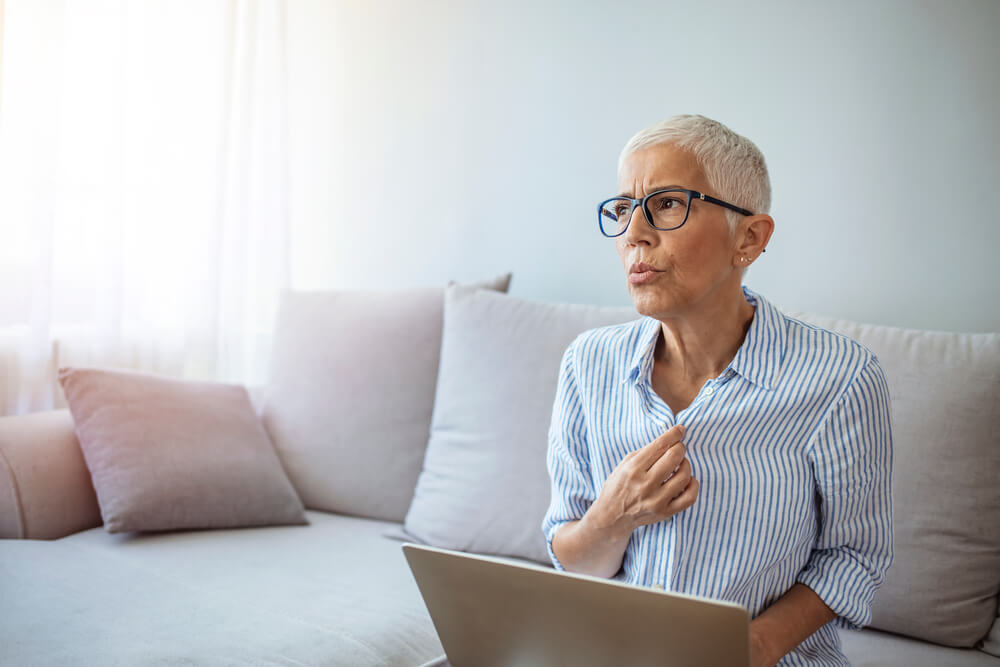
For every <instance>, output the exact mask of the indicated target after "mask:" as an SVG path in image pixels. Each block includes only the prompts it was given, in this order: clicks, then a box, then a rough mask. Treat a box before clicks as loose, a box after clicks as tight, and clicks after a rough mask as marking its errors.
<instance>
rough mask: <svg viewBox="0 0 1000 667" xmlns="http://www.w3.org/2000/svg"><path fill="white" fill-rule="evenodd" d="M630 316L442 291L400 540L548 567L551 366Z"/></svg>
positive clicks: (554, 376)
mask: <svg viewBox="0 0 1000 667" xmlns="http://www.w3.org/2000/svg"><path fill="white" fill-rule="evenodd" d="M638 317H639V315H638V314H637V313H636V312H635V310H634V309H632V308H601V307H596V306H577V305H567V304H546V303H535V302H531V301H525V300H523V299H518V298H514V297H510V296H505V295H502V294H496V293H493V292H483V291H478V292H477V291H474V290H470V289H467V288H462V287H450V288H448V290H447V291H446V292H445V309H444V336H443V339H442V341H441V370H440V373H439V375H438V385H437V395H436V398H435V403H434V416H433V420H432V424H431V434H430V441H429V443H428V445H427V455H426V458H425V459H424V466H423V471H422V472H421V473H420V479H419V481H418V482H417V488H416V491H415V493H414V496H413V502H412V503H411V504H410V510H409V512H408V513H407V515H406V521H405V524H404V530H405V533H406V534H408V536H409V537H410V538H411V539H414V540H416V541H420V542H424V543H427V544H432V545H435V546H439V547H444V548H449V549H458V550H462V551H470V552H476V553H486V554H497V555H504V556H516V557H520V558H526V559H531V560H535V561H538V562H541V563H545V564H551V563H550V561H549V557H548V552H547V550H546V546H545V539H544V537H543V535H542V531H541V524H542V518H543V517H544V515H545V510H546V508H547V507H548V504H549V477H548V471H547V469H546V466H545V453H546V450H547V448H548V429H549V421H550V420H551V418H552V403H553V400H554V399H555V393H556V383H557V382H558V379H559V362H560V361H561V359H562V355H563V352H565V350H566V347H567V346H568V345H569V344H570V342H572V340H573V339H574V338H575V337H576V336H577V335H578V334H580V333H581V332H583V331H585V330H587V329H592V328H594V327H599V326H605V325H609V324H617V323H619V322H627V321H630V320H634V319H637V318H638Z"/></svg>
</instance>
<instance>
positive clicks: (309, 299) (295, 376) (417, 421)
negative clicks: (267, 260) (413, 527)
mask: <svg viewBox="0 0 1000 667" xmlns="http://www.w3.org/2000/svg"><path fill="white" fill-rule="evenodd" d="M509 284H510V274H509V273H508V274H506V275H503V276H499V277H498V278H495V279H493V280H491V281H488V282H484V283H479V284H477V285H473V286H470V287H472V288H488V289H494V290H500V291H506V290H507V287H508V285H509ZM443 302H444V290H443V288H440V287H438V288H427V289H409V290H399V291H381V292H379V291H321V292H285V293H284V294H282V300H281V305H280V307H279V311H278V323H277V327H276V332H275V342H274V351H273V354H272V361H271V372H270V377H269V379H268V383H267V390H266V394H265V398H264V405H263V409H262V419H263V422H264V425H265V427H266V428H267V430H268V432H269V433H270V434H271V438H272V439H273V440H274V443H275V447H276V448H277V450H278V454H279V456H281V459H282V461H283V462H284V464H285V468H286V470H288V476H289V477H290V478H291V480H292V483H293V484H294V485H295V488H296V489H297V490H298V492H299V495H300V496H301V497H302V501H303V502H304V503H305V505H306V507H309V508H311V509H317V510H324V511H327V512H338V513H341V514H352V515H356V516H363V517H368V518H372V519H382V520H388V521H397V522H398V521H402V520H403V517H404V516H405V515H406V508H407V507H408V506H409V504H410V499H411V498H412V497H413V487H414V486H415V485H416V483H417V476H418V475H419V474H420V465H421V463H422V462H423V460H424V450H425V449H426V447H427V435H428V433H429V432H430V424H431V410H432V409H433V406H434V387H435V385H436V384H437V376H438V360H439V358H440V356H441V327H442V310H443V307H444V304H443Z"/></svg>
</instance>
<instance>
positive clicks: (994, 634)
mask: <svg viewBox="0 0 1000 667" xmlns="http://www.w3.org/2000/svg"><path fill="white" fill-rule="evenodd" d="M979 648H981V649H982V650H984V651H986V652H987V653H989V654H990V655H995V656H997V657H998V658H1000V609H998V610H997V618H996V619H995V620H994V621H993V626H992V627H990V633H989V634H988V635H986V638H985V639H984V640H983V641H982V643H981V644H980V646H979Z"/></svg>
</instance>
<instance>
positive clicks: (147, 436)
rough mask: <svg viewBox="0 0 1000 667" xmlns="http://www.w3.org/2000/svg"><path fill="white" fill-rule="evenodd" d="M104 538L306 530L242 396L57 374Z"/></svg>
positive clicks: (120, 377) (217, 387) (133, 378)
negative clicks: (274, 527) (287, 527)
mask: <svg viewBox="0 0 1000 667" xmlns="http://www.w3.org/2000/svg"><path fill="white" fill-rule="evenodd" d="M59 382H60V384H61V385H62V387H63V391H64V392H65V395H66V402H67V404H68V405H69V408H70V411H71V412H72V414H73V421H74V423H75V425H76V434H77V437H78V438H79V440H80V447H81V449H82V450H83V456H84V459H85V460H86V462H87V468H88V470H90V474H91V479H92V480H93V484H94V489H95V490H96V491H97V499H98V503H99V504H100V508H101V517H102V519H103V520H104V527H105V528H106V529H107V530H108V532H112V533H114V532H126V531H136V530H142V531H156V530H172V529H183V528H228V527H241V526H261V525H269V524H301V523H304V522H305V515H304V511H303V507H302V503H301V502H300V501H299V498H298V496H297V495H296V493H295V489H294V488H293V487H292V485H291V483H290V482H289V481H288V478H287V477H286V475H285V473H284V471H283V470H282V468H281V461H280V460H279V459H278V456H277V454H276V453H275V451H274V447H273V446H272V445H271V442H270V440H269V439H268V437H267V433H266V432H265V431H264V429H263V427H262V426H261V424H260V420H259V419H258V417H257V415H256V413H255V412H254V409H253V406H252V405H251V403H250V399H249V397H248V395H247V391H246V389H244V388H243V387H241V386H237V385H225V384H217V383H212V382H189V381H182V380H174V379H170V378H164V377H158V376H154V375H146V374H143V373H135V372H132V371H116V370H107V369H75V368H62V369H60V370H59Z"/></svg>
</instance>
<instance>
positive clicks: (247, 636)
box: [0, 275, 1000, 667]
mask: <svg viewBox="0 0 1000 667" xmlns="http://www.w3.org/2000/svg"><path fill="white" fill-rule="evenodd" d="M508 283H509V275H508V276H502V277H500V278H498V279H496V280H494V281H489V282H488V283H486V284H482V285H471V286H463V285H454V284H452V285H449V286H447V287H446V288H426V289H410V290H399V291H394V292H389V291H383V292H351V291H330V292H293V291H287V292H285V293H284V294H283V295H282V303H281V307H280V309H279V315H278V321H277V323H276V327H275V333H274V349H273V352H272V357H271V361H270V369H271V370H270V373H269V379H268V382H267V383H266V385H264V386H260V387H251V388H243V387H232V386H228V387H226V388H225V391H224V393H225V399H224V400H225V401H228V403H226V406H237V407H238V406H239V405H242V403H241V402H242V401H246V403H247V404H249V405H250V408H249V409H250V410H252V414H253V419H252V421H254V422H255V423H253V424H247V423H244V424H242V425H241V428H245V429H250V430H249V431H244V433H250V435H245V436H240V437H239V438H229V439H225V440H224V441H223V440H218V439H213V438H214V436H213V437H211V438H210V437H208V436H204V437H203V436H202V435H200V434H203V433H204V432H205V431H204V430H201V431H198V433H199V435H198V436H197V437H191V438H188V440H189V441H190V442H191V443H192V446H193V447H199V448H200V449H192V450H190V451H189V452H188V453H187V454H185V457H187V458H186V459H184V460H183V461H182V462H181V463H177V464H176V465H174V464H171V466H167V465H165V464H159V465H160V467H159V468H157V469H155V470H137V471H135V470H134V471H131V472H129V471H125V472H123V471H122V470H121V469H116V468H115V467H114V466H116V465H120V463H121V462H120V461H116V460H115V459H114V456H110V457H109V456H105V457H104V458H103V459H102V458H100V457H99V456H98V454H97V453H95V452H96V450H95V447H97V446H98V445H99V444H100V443H99V442H98V441H99V440H100V438H101V437H105V438H112V436H111V435H108V434H109V433H112V432H113V431H114V428H115V426H116V425H115V423H114V421H115V420H116V419H117V420H120V421H121V420H127V419H129V414H133V417H134V414H140V415H141V417H140V418H138V419H139V422H138V423H139V424H140V426H141V429H140V430H139V431H132V432H129V434H128V436H127V437H124V436H123V438H124V440H123V439H122V438H119V441H118V442H119V445H121V446H122V447H125V449H119V450H114V452H119V453H118V454H115V456H119V457H120V458H124V457H125V456H126V455H127V454H128V452H129V451H130V450H128V449H127V447H129V446H139V447H141V446H144V445H145V440H146V439H147V438H148V439H149V441H150V442H152V441H153V440H155V438H156V437H158V436H157V434H156V431H155V429H156V426H155V422H157V418H158V414H159V413H149V412H147V413H128V412H127V411H128V410H133V409H138V408H137V407H136V406H137V405H138V404H140V403H142V402H143V401H146V402H147V403H150V402H151V403H152V407H151V408H150V406H149V405H146V406H145V408H146V409H153V410H160V411H161V412H166V411H167V408H166V407H164V406H165V405H167V404H168V403H169V402H170V400H173V399H168V398H162V396H166V394H151V395H155V396H158V397H161V398H156V399H149V400H147V399H145V398H143V396H142V395H140V393H139V392H136V391H135V390H132V389H129V390H128V392H129V393H127V394H126V395H125V398H122V399H116V400H114V401H113V400H110V399H106V400H103V402H102V401H101V400H96V401H95V400H91V403H96V405H91V406H90V407H89V408H87V407H86V406H85V405H84V398H85V397H90V398H91V399H93V397H94V396H95V395H102V394H99V393H98V390H96V389H93V388H89V389H87V390H86V391H84V392H82V394H81V395H82V396H83V397H84V398H81V397H80V396H76V397H75V398H73V397H71V398H72V400H70V401H69V403H68V405H69V408H68V409H54V410H51V411H48V412H41V413H36V414H28V415H20V416H10V417H3V418H0V538H3V539H0V663H2V664H12V665H52V664H81V665H151V664H155V665H187V664H213V665H214V664H219V665H245V664H253V665H260V664H268V665H270V664H274V665H423V664H429V663H434V662H435V661H438V660H439V658H440V656H442V654H443V648H442V646H441V644H440V642H439V640H438V639H437V636H436V633H435V630H434V625H433V623H432V621H431V619H430V618H429V616H428V614H427V611H426V608H425V607H424V604H423V601H422V599H421V597H420V594H419V591H418V589H417V586H416V584H415V582H414V580H413V578H412V576H411V574H410V571H409V569H408V567H407V564H406V561H405V559H404V557H403V554H402V551H401V548H400V547H401V545H402V544H403V543H405V542H414V543H425V544H432V545H436V546H441V547H445V548H452V549H460V550H464V551H468V552H472V553H482V554H490V555H494V556H499V557H502V558H505V559H509V560H511V561H513V562H530V563H542V564H546V565H549V566H551V563H549V562H548V558H547V552H546V548H545V541H544V538H543V536H542V533H541V529H540V525H541V519H542V516H543V515H544V513H545V510H546V508H547V505H548V500H549V493H550V488H549V482H548V474H547V471H546V469H545V453H546V447H547V428H548V421H549V415H550V413H551V407H552V397H553V396H554V392H555V383H556V379H557V373H558V365H559V362H560V358H561V355H562V352H563V350H564V349H565V348H566V346H567V345H568V344H569V343H570V342H571V341H572V339H573V338H574V337H575V336H576V335H578V334H579V333H580V332H582V331H584V330H586V329H589V328H592V327H596V326H603V325H607V324H612V323H616V322H623V321H628V320H632V319H635V318H636V317H637V315H636V313H635V312H634V311H633V310H632V309H629V308H606V307H596V306H583V305H572V304H557V303H540V302H534V301H530V300H526V299H521V298H516V297H513V296H509V295H507V294H505V291H506V287H507V284H508ZM779 305H780V304H779ZM792 314H793V316H795V317H798V318H800V319H803V320H806V321H808V322H811V323H813V324H816V325H819V326H823V327H826V328H830V329H833V330H835V331H838V332H841V333H844V334H846V335H848V336H851V337H853V338H855V339H857V340H859V341H861V342H862V343H864V344H865V345H867V346H868V347H869V348H871V349H872V350H873V351H874V352H875V353H876V355H877V356H878V357H879V359H880V361H881V363H882V365H883V367H884V369H885V372H886V374H887V377H888V381H889V386H890V391H891V395H892V400H893V404H892V419H893V430H894V440H895V451H894V473H893V474H894V485H893V493H894V541H895V560H894V563H893V565H892V567H891V568H890V570H889V572H888V574H887V578H886V581H885V583H884V585H883V587H882V588H881V589H880V590H879V593H878V595H877V597H876V600H875V603H874V607H873V615H872V622H871V625H870V626H869V627H867V628H864V629H852V628H847V627H844V628H842V629H840V630H839V635H840V637H841V640H842V644H843V647H844V650H845V652H846V654H847V655H848V656H849V658H850V660H851V662H852V664H854V665H900V666H902V665H906V666H907V667H913V666H920V665H927V666H932V665H933V666H935V667H937V666H942V665H970V666H971V665H984V666H986V665H991V666H998V665H1000V622H998V621H997V594H998V590H1000V484H998V482H997V478H998V472H1000V435H998V434H1000V400H998V397H1000V334H959V333H943V332H929V331H915V330H904V329H896V328H891V327H884V326H874V325H864V324H859V323H855V322H848V321H842V320H833V319H829V318H823V317H819V316H815V315H810V314H805V313H792ZM62 372H63V371H61V373H62ZM61 377H62V376H61ZM73 377H77V376H74V375H72V373H71V372H70V371H66V375H65V377H64V378H63V379H64V380H65V382H64V384H63V387H64V389H65V390H66V392H67V395H68V396H69V395H70V394H71V393H72V392H77V393H78V394H80V391H78V389H77V388H76V387H75V386H74V385H72V384H71V383H70V382H69V380H70V379H71V378H73ZM79 377H85V376H84V375H81V376H79ZM95 377H96V376H95ZM100 377H101V378H104V379H105V380H106V379H107V378H108V377H112V379H114V377H117V376H100ZM78 379H79V378H78ZM119 379H120V378H119ZM126 379H128V380H129V381H131V379H132V378H131V376H129V377H128V378H126ZM140 380H141V381H146V380H145V379H142V378H140V379H138V380H136V381H140ZM101 381H104V380H101ZM115 381H117V380H115ZM157 386H159V385H157ZM164 386H166V385H164ZM170 386H171V387H173V386H174V385H170ZM176 387H180V389H179V390H178V391H180V394H178V395H180V396H182V398H183V397H184V396H189V395H191V392H192V391H193V390H192V389H191V388H190V386H189V385H183V384H178V385H176ZM101 391H104V390H103V389H102V390H101ZM206 391H207V390H206ZM212 391H214V390H212ZM212 396H215V394H213V393H211V391H208V393H205V394H204V397H202V398H199V399H198V400H199V402H200V403H201V404H204V405H208V404H209V403H211V401H212V400H215V399H214V398H212ZM112 404H114V405H116V406H118V407H120V410H119V411H118V412H113V411H112V412H109V410H111V408H112V407H114V406H113V405H112ZM196 408H197V406H195V407H191V408H189V409H190V410H195V409H196ZM232 409H233V410H236V409H237V408H232ZM228 410H230V407H226V408H225V409H222V408H218V407H212V409H211V410H209V412H210V413H211V415H210V416H213V415H214V417H215V418H216V422H217V423H224V422H226V420H229V421H233V420H235V419H236V418H235V417H228V416H227V415H229V414H230V413H229V412H227V411H228ZM172 414H173V416H172V417H171V418H170V419H169V420H165V421H164V425H163V427H162V428H164V429H168V430H169V429H174V430H172V431H170V433H172V434H173V435H172V436H171V437H174V438H175V439H177V438H180V436H178V435H177V434H178V433H183V432H184V431H183V430H178V429H185V428H187V429H195V424H196V423H200V422H197V420H194V419H186V418H185V417H183V415H184V414H185V413H183V412H175V413H172ZM233 414H235V412H234V413H233ZM109 415H110V416H109ZM151 415H152V416H151ZM220 415H221V416H220ZM95 419H104V420H105V421H104V422H103V424H104V426H103V428H104V429H105V430H104V431H101V432H100V433H98V434H97V436H95V427H94V424H95V423H96V422H95V421H94V420H95ZM109 420H110V421H109ZM109 423H110V424H111V426H108V424H109ZM213 423H215V422H213ZM258 427H259V433H262V434H264V436H265V437H266V442H267V443H268V444H267V447H273V452H274V454H275V455H276V456H275V457H274V460H276V461H277V462H278V464H273V463H268V461H271V459H270V458H268V457H269V456H270V454H267V453H266V452H264V453H261V451H262V450H255V452H256V453H254V454H252V455H251V454H249V453H242V452H243V450H239V449H236V450H231V449H225V448H231V447H241V446H243V444H242V443H243V442H244V441H245V440H247V439H254V438H257V434H258V431H253V429H258ZM198 428H200V429H201V428H203V427H201V426H199V427H198ZM108 429H110V430H108ZM112 439H113V438H112ZM181 439H183V438H181ZM126 441H127V442H126ZM122 442H124V444H122ZM95 443H98V444H95ZM220 443H221V444H220ZM160 446H161V447H166V445H163V444H162V443H161V445H160ZM220 448H222V449H220ZM223 449H224V451H226V452H227V453H226V456H225V460H224V461H223V463H222V465H221V467H216V468H212V472H211V475H212V476H214V477H213V478H212V484H211V486H212V493H213V494H214V495H210V496H205V497H207V498H210V502H206V501H205V500H204V498H202V497H201V496H199V493H200V491H199V489H198V488H196V487H195V486H194V485H193V483H191V484H188V483H187V482H188V481H190V480H193V479H198V478H199V477H198V475H200V474H201V472H202V471H201V469H200V468H199V467H198V466H208V465H209V463H204V464H203V463H198V462H196V461H192V462H190V463H189V462H188V460H189V459H191V460H193V459H196V458H198V457H199V456H206V457H210V456H212V455H213V452H217V451H222V450H223ZM186 451H187V450H186ZM269 451H270V450H269ZM114 452H113V453H114ZM191 452H194V453H191ZM233 452H236V453H233ZM147 454H148V452H147ZM251 457H256V458H255V459H254V460H255V461H256V460H259V461H263V462H264V463H265V464H266V465H271V466H272V468H274V469H277V470H278V473H280V474H281V475H282V479H287V480H288V483H289V485H290V487H289V488H292V489H294V496H295V499H294V502H293V504H295V503H297V502H299V501H300V502H301V505H300V506H298V507H292V508H291V510H290V511H291V513H290V514H288V516H291V517H292V518H291V519H287V520H278V519H274V518H273V517H272V519H270V520H269V521H268V522H263V523H270V524H271V525H252V522H250V523H245V525H239V526H237V525H229V527H226V524H225V523H224V522H223V523H218V522H216V518H213V517H214V515H213V512H215V511H216V509H217V508H218V507H220V506H225V507H226V511H225V513H224V514H226V516H225V517H223V518H224V519H225V518H229V519H231V518H232V516H235V514H234V513H236V514H238V513H239V512H240V511H241V510H242V508H243V507H244V506H245V505H247V504H248V502H252V501H254V500H255V499H257V498H259V497H261V496H263V495H266V494H267V493H270V491H267V492H265V490H263V487H262V486H261V483H259V482H253V483H249V484H248V483H246V482H245V481H240V480H237V481H235V482H234V483H233V484H231V485H229V486H226V483H225V482H224V480H223V479H222V478H225V477H227V476H228V475H230V474H233V475H235V474H236V472H232V473H231V470H232V469H241V466H242V461H243V459H244V458H251ZM145 460H149V459H140V464H139V467H140V468H141V467H142V465H143V464H141V461H145ZM102 465H107V466H111V470H112V472H114V474H113V475H110V476H109V475H108V474H107V469H105V468H101V466H102ZM185 465H190V466H191V467H190V468H189V469H184V466H185ZM178 466H179V467H180V469H178V470H175V469H174V468H176V467H178ZM271 472H274V470H271ZM278 473H275V474H278ZM130 474H135V475H143V476H142V477H128V475H130ZM269 474H270V473H269ZM171 475H180V477H178V479H181V480H183V483H181V482H170V483H166V482H163V480H164V479H166V480H168V481H169V480H170V479H171ZM123 479H125V480H130V479H143V480H146V482H143V483H149V484H155V483H157V482H163V483H162V484H161V485H160V486H159V487H158V489H159V490H158V491H156V493H153V492H152V491H148V492H147V491H142V492H141V493H133V495H131V496H129V495H128V494H129V493H130V492H134V491H135V489H134V488H128V487H129V485H130V484H131V485H132V486H134V485H135V484H137V483H138V482H129V483H123V482H122V480H123ZM216 479H218V480H219V481H218V483H217V484H216V483H215V480H216ZM268 479H276V478H274V477H273V476H272V477H269V478H268ZM115 484H118V485H119V486H118V488H116V489H113V487H114V485H115ZM281 484H283V482H279V483H277V486H276V487H275V488H278V487H280V486H281ZM122 487H126V488H122ZM248 487H249V488H248ZM180 488H183V489H184V493H183V494H182V497H181V496H179V497H176V498H169V497H167V498H164V497H162V496H159V495H156V494H158V493H176V492H177V489H180ZM281 488H282V489H283V488H284V487H281ZM109 489H113V490H114V491H116V492H117V493H119V494H125V495H124V496H122V495H119V496H113V494H112V492H111V491H109ZM220 489H225V491H224V492H222V491H220ZM279 490H280V489H279ZM241 493H249V496H246V497H249V498H250V499H251V501H247V500H245V499H241V500H238V501H235V502H233V503H230V502H229V498H230V497H240V498H243V497H242V496H240V494H241ZM281 493H285V495H284V496H283V498H284V500H283V501H282V502H284V503H286V504H287V503H288V502H292V501H288V497H289V496H288V494H287V492H285V491H281ZM220 494H221V495H220ZM227 494H228V495H227ZM122 497H127V499H128V500H127V502H124V504H123V503H122V501H121V498H122ZM150 498H152V499H153V500H152V501H150ZM143 503H145V505H143ZM199 503H201V505H199ZM137 505H143V507H144V510H143V511H144V512H152V514H157V513H159V514H162V513H163V512H164V511H165V510H167V509H173V508H175V507H180V506H184V507H190V508H193V509H190V511H188V510H185V511H187V512H188V513H187V514H186V515H184V516H181V514H183V513H180V514H178V513H176V512H175V513H174V514H173V515H172V516H171V517H170V518H171V520H173V521H174V522H175V523H174V524H170V523H165V524H164V523H160V524H155V523H143V522H148V521H151V520H152V519H151V518H150V516H152V515H149V514H142V515H136V514H133V515H131V516H130V515H129V511H131V510H133V509H134V508H135V506H137ZM230 505H232V506H230ZM286 509H287V508H286ZM282 511H285V510H282ZM137 516H138V517H139V518H136V517H137ZM274 516H278V515H274ZM178 517H180V518H178ZM137 521H138V523H136V522H137ZM178 521H180V522H181V523H177V522H178ZM199 521H200V522H199ZM184 522H186V523H184ZM213 522H214V523H213ZM275 524H277V525H275ZM169 525H175V526H177V525H181V526H190V527H187V528H178V527H174V528H173V529H169V528H163V526H169ZM150 526H152V528H150ZM137 528H138V529H137ZM112 531H113V532H112Z"/></svg>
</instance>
